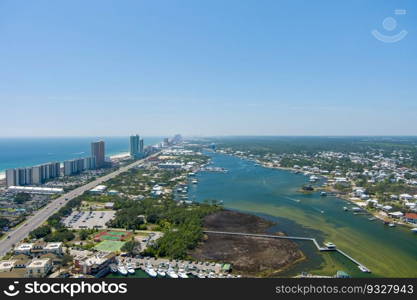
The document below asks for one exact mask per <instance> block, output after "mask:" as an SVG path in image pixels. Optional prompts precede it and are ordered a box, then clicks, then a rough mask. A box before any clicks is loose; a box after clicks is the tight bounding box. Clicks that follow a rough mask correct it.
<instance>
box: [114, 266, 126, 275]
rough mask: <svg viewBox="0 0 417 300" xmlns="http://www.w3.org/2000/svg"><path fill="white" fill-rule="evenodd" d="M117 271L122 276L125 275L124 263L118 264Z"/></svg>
mask: <svg viewBox="0 0 417 300" xmlns="http://www.w3.org/2000/svg"><path fill="white" fill-rule="evenodd" d="M117 271H118V272H119V273H120V274H122V275H124V276H126V275H127V273H128V272H127V270H126V268H125V266H124V265H118V266H117Z"/></svg>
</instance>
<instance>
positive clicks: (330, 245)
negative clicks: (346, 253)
mask: <svg viewBox="0 0 417 300" xmlns="http://www.w3.org/2000/svg"><path fill="white" fill-rule="evenodd" d="M324 245H325V246H326V247H327V249H336V245H335V244H333V243H331V242H327V243H324Z"/></svg>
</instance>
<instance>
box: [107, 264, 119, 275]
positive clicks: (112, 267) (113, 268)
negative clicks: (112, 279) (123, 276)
mask: <svg viewBox="0 0 417 300" xmlns="http://www.w3.org/2000/svg"><path fill="white" fill-rule="evenodd" d="M109 268H110V271H111V272H112V273H117V266H116V265H115V264H110V265H109Z"/></svg>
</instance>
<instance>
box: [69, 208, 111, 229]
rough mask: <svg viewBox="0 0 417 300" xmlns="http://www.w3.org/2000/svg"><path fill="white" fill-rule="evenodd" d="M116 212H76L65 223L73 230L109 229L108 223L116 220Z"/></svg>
mask: <svg viewBox="0 0 417 300" xmlns="http://www.w3.org/2000/svg"><path fill="white" fill-rule="evenodd" d="M114 214H115V211H109V210H107V211H74V212H72V214H71V215H70V216H68V217H67V218H66V219H65V220H64V221H63V223H64V225H65V226H66V227H68V228H71V229H86V228H89V229H91V228H107V226H106V223H107V222H108V221H110V220H111V219H113V218H114Z"/></svg>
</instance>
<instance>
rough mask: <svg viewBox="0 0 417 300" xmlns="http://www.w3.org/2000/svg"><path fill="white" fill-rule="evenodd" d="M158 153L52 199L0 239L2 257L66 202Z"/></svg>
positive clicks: (0, 255)
mask: <svg viewBox="0 0 417 300" xmlns="http://www.w3.org/2000/svg"><path fill="white" fill-rule="evenodd" d="M158 154H159V153H155V154H153V155H151V156H149V157H147V158H144V159H141V160H137V161H135V162H133V163H131V164H129V165H127V166H123V167H121V168H119V169H117V170H116V171H114V172H112V173H109V174H107V175H104V176H102V177H100V178H97V179H96V180H94V181H91V182H89V183H87V184H85V185H83V186H80V187H78V188H76V189H74V190H71V191H70V192H68V193H66V194H63V195H62V196H60V197H59V198H57V199H55V200H52V201H51V202H50V203H49V204H48V205H46V206H45V207H43V208H42V209H40V210H38V211H36V212H35V214H34V215H33V216H30V217H28V218H27V220H26V221H25V222H24V223H23V224H21V225H20V226H19V227H17V228H15V229H13V230H11V231H9V232H8V233H7V236H6V237H4V238H3V239H2V240H1V241H0V257H2V256H4V255H5V254H6V253H7V252H9V251H10V250H11V249H12V247H13V245H15V244H17V243H19V242H20V241H22V240H23V239H24V238H25V237H27V236H28V235H29V232H31V231H32V230H34V229H36V228H38V227H39V226H40V225H42V224H43V223H44V222H45V221H46V220H47V219H48V218H49V217H50V216H52V215H53V214H54V213H56V212H57V211H58V210H59V209H60V208H61V207H63V206H65V204H66V203H67V202H68V201H70V200H72V199H74V198H76V197H78V196H80V195H82V194H83V193H84V192H86V191H89V190H91V189H92V188H94V187H96V186H97V185H100V184H102V183H104V182H106V181H108V180H110V179H112V178H114V177H116V176H118V175H120V174H121V173H123V172H126V171H128V170H129V169H131V168H133V167H136V166H140V165H142V164H144V162H145V161H146V160H147V159H149V158H151V157H154V156H157V155H158Z"/></svg>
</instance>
